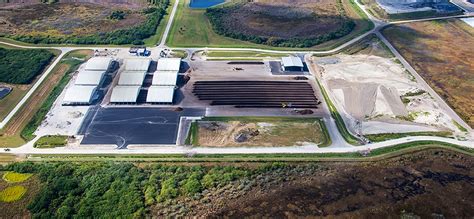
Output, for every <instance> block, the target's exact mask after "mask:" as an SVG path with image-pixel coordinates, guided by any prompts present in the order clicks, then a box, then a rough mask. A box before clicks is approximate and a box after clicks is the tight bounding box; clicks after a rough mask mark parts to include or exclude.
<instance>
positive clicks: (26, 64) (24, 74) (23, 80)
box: [0, 48, 54, 84]
mask: <svg viewBox="0 0 474 219" xmlns="http://www.w3.org/2000/svg"><path fill="white" fill-rule="evenodd" d="M0 57H2V58H1V59H0V82H5V83H10V84H29V83H31V82H32V81H33V80H34V79H35V77H36V76H37V75H39V74H41V72H43V70H44V68H45V67H46V66H48V64H49V63H50V62H51V60H52V59H53V57H54V54H53V53H52V52H50V51H48V50H45V49H34V50H23V49H3V48H0Z"/></svg>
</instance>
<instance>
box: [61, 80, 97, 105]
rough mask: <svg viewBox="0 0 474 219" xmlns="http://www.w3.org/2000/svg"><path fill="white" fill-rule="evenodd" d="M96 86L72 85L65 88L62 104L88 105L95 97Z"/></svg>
mask: <svg viewBox="0 0 474 219" xmlns="http://www.w3.org/2000/svg"><path fill="white" fill-rule="evenodd" d="M96 90H97V86H82V85H73V86H71V87H69V88H68V89H67V90H66V93H65V94H64V98H63V105H89V104H91V103H92V101H93V100H94V98H95V94H96Z"/></svg>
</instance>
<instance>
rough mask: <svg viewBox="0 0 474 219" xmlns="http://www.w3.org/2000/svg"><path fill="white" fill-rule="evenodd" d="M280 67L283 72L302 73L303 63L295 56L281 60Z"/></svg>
mask: <svg viewBox="0 0 474 219" xmlns="http://www.w3.org/2000/svg"><path fill="white" fill-rule="evenodd" d="M281 65H282V67H283V70H284V71H303V68H304V65H303V62H302V61H301V59H300V58H299V57H296V56H288V57H283V58H281Z"/></svg>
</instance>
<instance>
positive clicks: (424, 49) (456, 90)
mask: <svg viewBox="0 0 474 219" xmlns="http://www.w3.org/2000/svg"><path fill="white" fill-rule="evenodd" d="M383 33H384V35H385V36H386V37H387V38H388V39H389V40H390V41H391V42H392V43H393V45H394V46H395V47H396V48H397V50H398V51H400V53H401V54H402V55H403V57H404V58H405V59H406V60H407V61H408V62H409V63H410V64H411V65H412V66H413V68H415V69H416V71H417V72H418V73H419V74H420V75H421V76H422V77H423V78H424V79H425V80H426V81H427V82H428V84H430V86H431V87H432V88H433V89H434V90H435V91H436V92H437V93H438V94H439V95H440V96H441V97H443V98H444V99H445V100H446V101H447V103H448V104H449V105H450V106H451V107H452V108H453V109H454V110H455V111H456V112H457V113H458V114H459V115H460V116H461V117H462V118H463V119H464V120H465V121H466V122H467V123H468V124H469V125H470V126H471V127H474V100H473V99H472V94H473V93H474V62H473V61H472V57H473V56H474V29H472V28H471V27H469V26H468V25H467V24H465V23H464V22H462V21H460V20H457V19H451V20H447V21H429V22H415V23H409V24H403V25H396V26H391V27H389V28H387V29H385V30H384V32H383Z"/></svg>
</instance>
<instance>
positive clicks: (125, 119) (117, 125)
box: [80, 107, 205, 148]
mask: <svg viewBox="0 0 474 219" xmlns="http://www.w3.org/2000/svg"><path fill="white" fill-rule="evenodd" d="M204 113H205V110H204V109H184V110H183V111H181V112H175V111H173V110H172V109H164V108H152V107H123V108H116V107H110V108H99V109H98V110H97V111H96V114H95V115H94V116H88V117H86V121H84V124H83V127H84V128H83V130H82V132H84V133H80V134H84V139H83V140H82V142H81V144H116V145H117V146H118V147H120V148H125V147H126V146H127V145H129V144H175V143H176V137H177V133H178V126H179V119H180V117H181V116H203V115H204ZM87 120H89V121H87Z"/></svg>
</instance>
